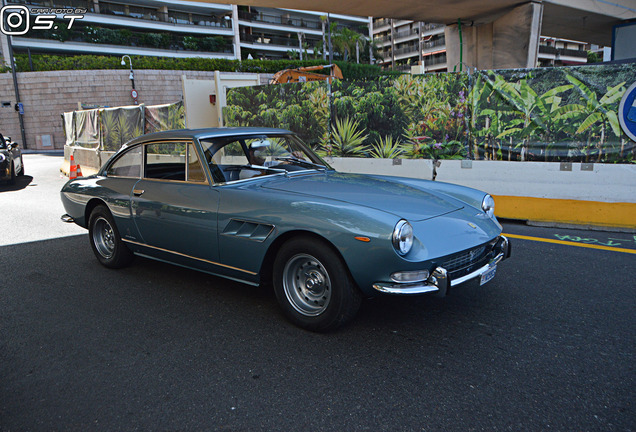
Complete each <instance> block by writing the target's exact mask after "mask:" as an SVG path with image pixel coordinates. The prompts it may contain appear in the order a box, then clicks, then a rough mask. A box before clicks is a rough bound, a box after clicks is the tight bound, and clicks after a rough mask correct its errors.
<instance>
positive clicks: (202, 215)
mask: <svg viewBox="0 0 636 432" xmlns="http://www.w3.org/2000/svg"><path fill="white" fill-rule="evenodd" d="M143 158H144V163H143V177H142V178H141V179H140V180H139V181H138V182H137V184H135V187H134V189H133V191H132V196H131V207H132V214H133V220H134V222H135V225H136V226H137V230H138V231H139V234H140V236H141V240H142V242H143V245H144V246H147V247H149V248H150V249H151V250H153V251H154V252H156V254H155V255H159V256H161V257H162V259H168V260H171V261H175V262H180V263H183V264H185V265H192V266H197V267H198V264H200V263H202V262H208V263H209V262H210V261H216V260H218V245H217V211H218V203H219V198H218V192H217V191H216V190H214V189H213V188H212V187H210V184H209V181H208V178H207V175H206V173H205V171H204V170H203V166H202V165H201V163H200V158H199V154H198V152H197V151H196V148H195V146H194V144H193V143H192V142H188V141H162V142H154V143H149V144H146V145H144V150H143Z"/></svg>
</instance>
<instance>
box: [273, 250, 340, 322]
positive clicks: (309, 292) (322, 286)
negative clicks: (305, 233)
mask: <svg viewBox="0 0 636 432" xmlns="http://www.w3.org/2000/svg"><path fill="white" fill-rule="evenodd" d="M283 289H284V291H285V296H287V300H289V302H290V303H291V305H292V306H293V307H294V309H296V311H297V312H299V313H301V314H303V315H305V316H316V315H320V314H321V313H322V312H324V311H325V309H327V306H328V305H329V300H330V299H331V280H330V279H329V274H328V273H327V270H326V269H325V267H324V266H323V265H322V263H321V262H320V261H318V260H317V259H316V258H315V257H313V256H311V255H307V254H298V255H294V256H293V257H292V258H290V259H289V261H287V264H285V268H284V270H283Z"/></svg>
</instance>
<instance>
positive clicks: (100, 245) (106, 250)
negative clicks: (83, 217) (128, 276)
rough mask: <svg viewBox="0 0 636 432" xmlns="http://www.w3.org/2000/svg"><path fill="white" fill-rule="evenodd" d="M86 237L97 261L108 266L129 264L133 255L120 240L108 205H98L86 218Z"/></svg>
mask: <svg viewBox="0 0 636 432" xmlns="http://www.w3.org/2000/svg"><path fill="white" fill-rule="evenodd" d="M88 238H89V240H90V242H91V247H92V248H93V253H95V256H96V257H97V259H98V260H99V262H100V263H101V264H102V265H104V266H106V267H108V268H122V267H126V266H127V265H129V264H130V263H131V262H132V260H133V258H134V255H133V253H132V252H131V251H130V249H128V247H126V245H125V244H124V242H123V241H122V240H121V236H120V235H119V231H118V230H117V226H116V225H115V222H114V220H113V216H112V215H111V214H110V211H109V210H108V207H106V206H105V205H99V206H97V207H95V208H94V209H93V211H92V212H91V215H90V218H89V220H88Z"/></svg>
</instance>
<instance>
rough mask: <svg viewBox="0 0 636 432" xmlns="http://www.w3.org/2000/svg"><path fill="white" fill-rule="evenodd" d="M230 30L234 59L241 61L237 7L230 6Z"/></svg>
mask: <svg viewBox="0 0 636 432" xmlns="http://www.w3.org/2000/svg"><path fill="white" fill-rule="evenodd" d="M232 29H233V30H234V57H236V59H237V60H241V34H240V33H239V16H238V6H237V5H232ZM217 94H218V93H217Z"/></svg>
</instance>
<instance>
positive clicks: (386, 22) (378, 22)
mask: <svg viewBox="0 0 636 432" xmlns="http://www.w3.org/2000/svg"><path fill="white" fill-rule="evenodd" d="M385 25H391V19H390V18H380V19H377V20H375V22H374V23H373V26H374V27H382V26H385Z"/></svg>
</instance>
